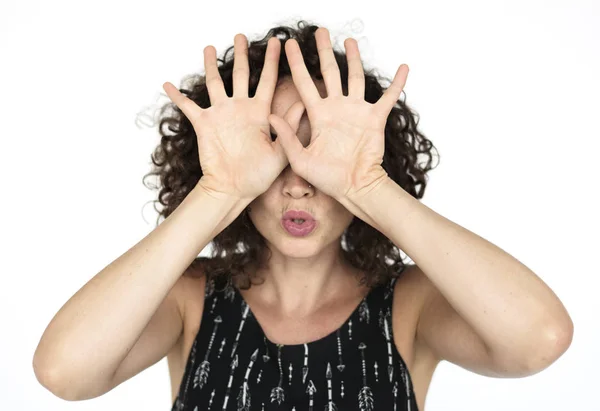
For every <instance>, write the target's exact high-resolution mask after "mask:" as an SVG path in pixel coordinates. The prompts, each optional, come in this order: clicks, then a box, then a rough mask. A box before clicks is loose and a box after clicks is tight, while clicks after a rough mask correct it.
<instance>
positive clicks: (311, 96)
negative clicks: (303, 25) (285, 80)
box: [285, 39, 321, 108]
mask: <svg viewBox="0 0 600 411" xmlns="http://www.w3.org/2000/svg"><path fill="white" fill-rule="evenodd" d="M285 53H286V55H287V59H288V62H289V65H290V70H291V72H292V80H293V81H294V85H295V86H296V89H297V90H298V93H300V98H302V101H304V104H305V105H306V107H307V108H310V107H312V106H313V105H315V104H316V103H317V102H318V101H319V100H321V95H320V94H319V90H317V86H316V85H315V83H314V81H313V79H312V77H311V76H310V74H309V73H308V70H307V69H306V65H305V64H304V59H303V57H302V52H301V51H300V46H298V42H297V41H296V40H295V39H289V40H287V41H286V42H285Z"/></svg>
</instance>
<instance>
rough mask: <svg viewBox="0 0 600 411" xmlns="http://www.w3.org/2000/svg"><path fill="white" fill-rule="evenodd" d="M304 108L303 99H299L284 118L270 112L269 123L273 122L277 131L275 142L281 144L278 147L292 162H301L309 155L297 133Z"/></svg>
mask: <svg viewBox="0 0 600 411" xmlns="http://www.w3.org/2000/svg"><path fill="white" fill-rule="evenodd" d="M304 110H305V107H304V104H303V103H302V101H297V102H296V103H294V104H293V105H292V106H291V107H290V108H289V109H288V111H287V112H286V113H285V115H284V118H281V117H279V116H277V115H275V114H270V115H269V116H268V120H269V123H271V125H272V126H273V128H274V129H275V131H276V132H277V139H276V140H275V143H279V144H278V145H277V146H276V148H277V149H280V150H282V151H283V153H284V155H285V156H286V157H287V159H288V161H289V162H290V163H291V164H299V163H301V162H302V161H303V160H304V159H305V156H306V155H307V154H306V150H305V149H304V146H303V145H302V143H301V142H300V140H298V136H297V135H296V133H297V131H298V128H299V126H300V119H301V118H302V114H304ZM296 168H298V167H296Z"/></svg>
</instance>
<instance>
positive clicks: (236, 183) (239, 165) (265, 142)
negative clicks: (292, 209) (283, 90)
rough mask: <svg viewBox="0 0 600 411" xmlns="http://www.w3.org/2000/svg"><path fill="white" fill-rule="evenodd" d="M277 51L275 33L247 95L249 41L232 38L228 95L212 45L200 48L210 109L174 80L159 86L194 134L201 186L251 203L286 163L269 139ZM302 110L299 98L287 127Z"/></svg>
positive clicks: (278, 48) (298, 116) (277, 57)
mask: <svg viewBox="0 0 600 411" xmlns="http://www.w3.org/2000/svg"><path fill="white" fill-rule="evenodd" d="M280 49H281V45H280V42H279V39H278V38H277V37H273V38H271V39H269V42H268V43H267V51H266V53H265V63H264V67H263V70H262V73H261V77H260V81H259V84H258V86H257V89H256V94H255V96H254V97H252V98H249V97H248V81H249V80H248V78H249V69H248V57H247V54H248V41H247V39H246V37H245V36H244V35H243V34H238V35H236V36H235V39H234V67H233V96H232V97H228V96H227V94H226V92H225V87H224V85H223V81H222V79H221V76H220V74H219V71H218V68H217V57H216V50H215V48H214V47H213V46H207V47H205V48H204V67H205V70H206V87H207V88H208V93H209V97H210V101H211V106H210V107H209V108H206V109H202V108H200V107H199V106H198V105H197V104H196V103H194V102H193V101H192V100H191V99H189V98H188V97H187V96H185V95H183V94H182V93H180V92H179V90H178V89H177V88H176V87H175V86H173V84H171V83H169V82H166V83H164V84H163V88H164V90H165V91H166V92H167V95H168V96H169V98H170V99H171V101H173V103H175V104H176V105H177V107H179V108H180V109H181V111H183V113H184V114H185V116H186V117H187V118H188V119H189V120H190V122H191V123H192V125H193V127H194V130H195V132H196V136H197V139H198V154H199V157H200V166H201V168H202V174H203V176H202V178H201V180H200V182H199V183H200V184H201V185H202V186H203V188H205V189H208V190H209V191H214V192H217V193H222V194H225V195H227V196H233V197H235V198H240V199H247V200H250V201H251V200H253V199H254V198H256V197H258V196H259V195H260V194H262V193H264V192H265V191H266V190H267V189H268V188H269V187H270V186H271V184H272V183H273V181H274V180H275V179H276V178H277V176H278V175H279V174H280V173H281V171H283V169H284V168H285V167H286V166H287V165H288V164H289V162H288V159H287V157H286V155H285V153H284V151H283V149H282V147H281V146H280V143H279V140H278V139H276V140H275V141H272V139H271V133H270V123H269V121H268V115H269V114H270V113H271V101H272V98H273V93H274V91H275V86H276V83H277V73H278V64H279V53H280ZM298 103H300V104H298ZM300 106H302V107H300ZM303 111H304V106H303V105H302V104H301V102H297V103H296V104H295V105H294V106H292V107H291V108H290V110H288V113H287V114H286V116H288V119H287V120H288V122H289V123H290V125H291V126H292V128H297V124H298V123H299V120H300V116H301V115H302V113H303ZM292 123H296V124H295V125H294V124H292Z"/></svg>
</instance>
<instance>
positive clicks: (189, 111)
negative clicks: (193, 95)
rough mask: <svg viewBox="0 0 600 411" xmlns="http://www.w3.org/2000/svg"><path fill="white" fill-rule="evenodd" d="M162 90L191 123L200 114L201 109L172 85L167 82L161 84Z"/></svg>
mask: <svg viewBox="0 0 600 411" xmlns="http://www.w3.org/2000/svg"><path fill="white" fill-rule="evenodd" d="M163 89H164V90H165V92H166V93H167V96H169V98H170V99H171V101H172V102H173V103H175V105H176V106H177V107H179V108H180V109H181V111H183V114H185V116H186V117H187V118H188V119H189V120H190V122H192V123H193V122H194V120H196V119H197V118H198V117H199V115H200V114H201V113H202V108H201V107H199V106H198V105H197V104H196V103H194V102H193V101H192V100H190V99H189V98H188V97H187V96H185V95H184V94H182V93H181V92H180V91H179V90H178V89H177V87H175V86H174V85H173V84H171V83H169V82H168V81H167V82H166V83H164V84H163Z"/></svg>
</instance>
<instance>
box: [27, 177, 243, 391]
mask: <svg viewBox="0 0 600 411" xmlns="http://www.w3.org/2000/svg"><path fill="white" fill-rule="evenodd" d="M246 205H247V204H246V203H245V202H240V201H236V200H232V199H229V200H228V199H217V198H215V197H212V196H210V195H209V194H207V193H206V192H205V191H204V190H202V189H199V188H196V189H194V190H193V191H192V192H191V193H190V194H189V195H188V196H187V197H186V198H185V199H184V201H183V202H182V203H181V204H180V206H179V207H178V208H177V209H176V210H175V211H174V212H173V213H172V214H171V215H170V216H169V217H168V218H167V219H165V220H164V221H163V222H162V223H161V224H160V225H159V226H158V227H156V228H155V229H154V230H153V231H152V232H150V233H149V234H148V235H147V236H146V237H144V238H143V239H142V240H141V241H139V242H138V243H137V244H135V245H134V246H133V247H132V248H130V249H129V250H128V251H127V252H125V253H124V254H123V255H121V256H120V257H118V258H117V259H116V260H114V261H113V262H111V263H110V264H109V265H108V266H106V267H105V268H104V269H102V271H100V272H99V273H98V274H96V275H95V276H94V277H93V278H92V279H91V280H90V281H89V282H87V283H86V284H85V285H84V286H83V287H82V288H81V289H80V290H79V291H77V293H75V294H74V295H73V296H72V297H71V298H70V299H69V300H68V301H67V302H66V303H65V304H64V305H63V307H62V308H61V309H60V310H59V311H58V313H57V314H56V315H55V316H54V318H53V319H52V321H51V322H50V324H49V325H48V327H47V328H46V330H45V332H44V334H43V335H42V338H41V340H40V342H39V345H38V347H37V349H36V352H35V355H34V368H35V369H36V372H37V371H40V372H46V371H48V372H56V373H57V374H59V375H61V376H64V377H65V378H66V379H68V380H70V381H77V380H78V378H77V376H85V379H86V380H98V381H102V380H103V378H106V376H110V375H113V374H114V371H115V370H116V369H117V367H118V366H119V365H120V364H121V362H122V361H123V359H124V358H125V357H126V356H127V353H128V351H129V350H130V349H131V347H132V346H133V345H134V343H135V342H136V341H137V339H138V338H139V337H140V335H141V333H142V332H143V330H144V328H145V327H146V325H147V324H148V323H149V321H150V319H151V317H152V316H153V314H154V313H155V311H156V310H157V308H158V307H159V305H160V304H161V302H162V301H163V300H164V299H165V297H166V295H167V294H168V293H169V291H170V289H171V288H172V287H173V285H174V284H175V282H176V281H177V279H178V278H179V277H180V276H181V274H182V273H183V272H184V270H185V269H186V268H187V267H188V266H189V264H190V263H191V262H192V261H193V260H194V258H196V257H197V256H198V254H199V253H200V252H201V251H202V249H203V248H204V247H205V246H206V245H207V244H208V243H209V242H210V241H211V240H212V238H213V237H214V236H216V235H217V234H218V233H219V232H220V231H222V230H223V229H224V228H225V227H226V226H227V225H228V224H230V223H231V221H233V219H234V218H235V217H236V216H237V215H238V214H239V213H240V212H241V210H243V208H244V207H245V206H246ZM90 374H92V375H90Z"/></svg>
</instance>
